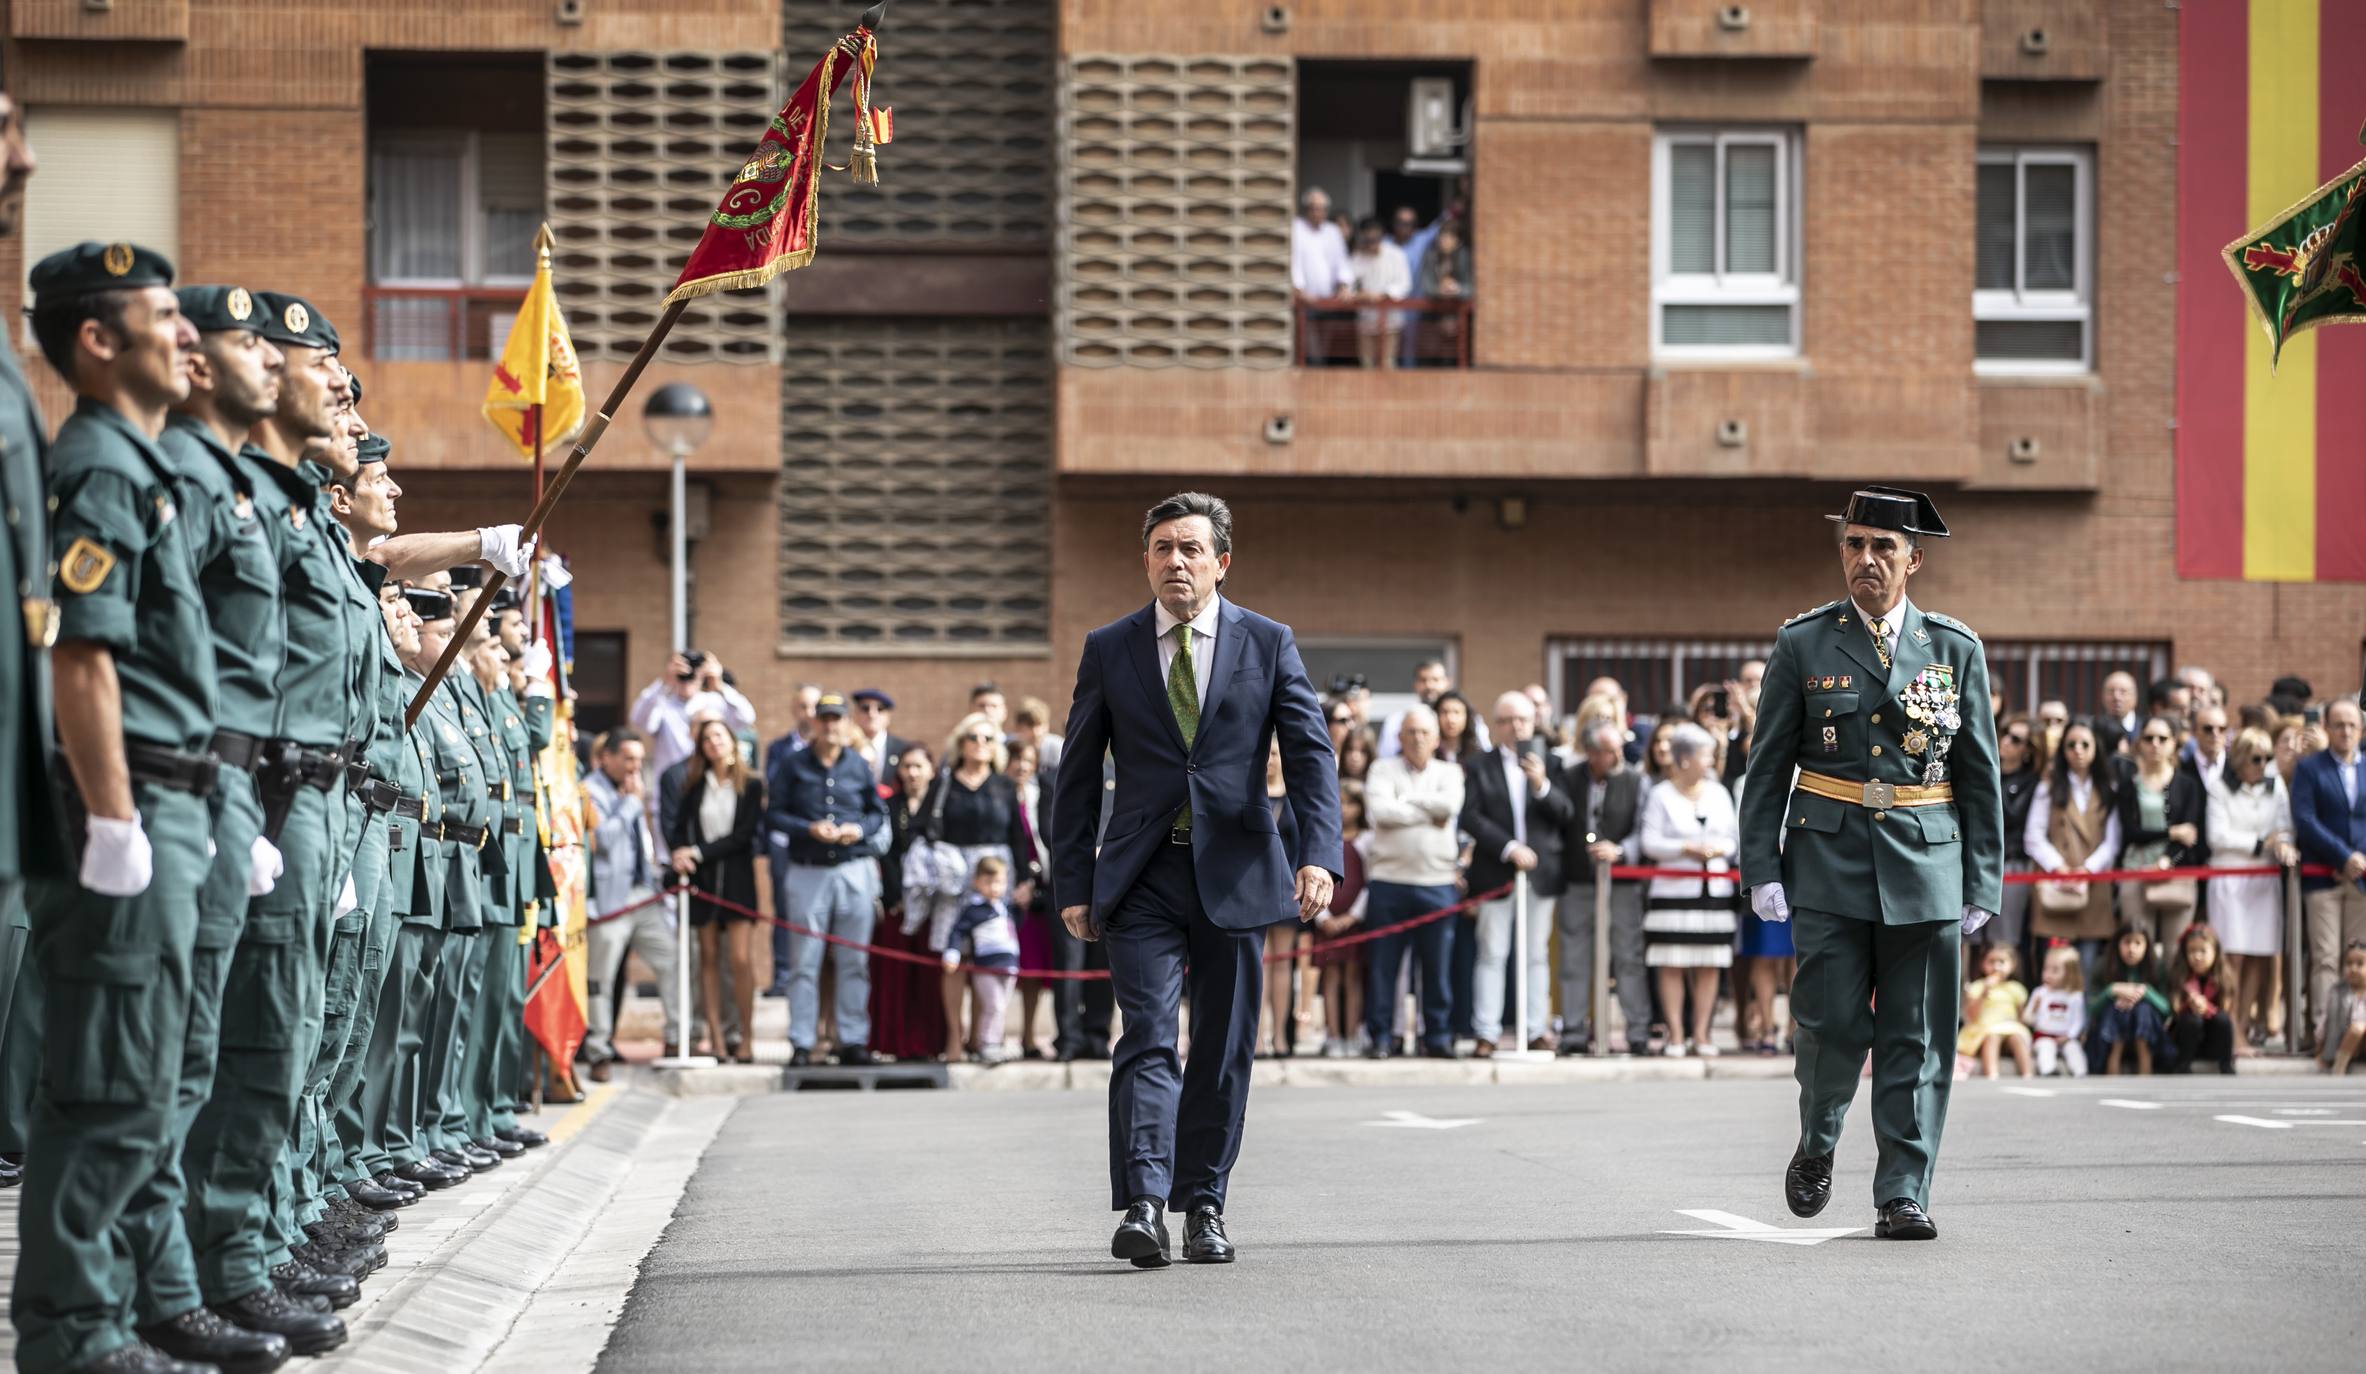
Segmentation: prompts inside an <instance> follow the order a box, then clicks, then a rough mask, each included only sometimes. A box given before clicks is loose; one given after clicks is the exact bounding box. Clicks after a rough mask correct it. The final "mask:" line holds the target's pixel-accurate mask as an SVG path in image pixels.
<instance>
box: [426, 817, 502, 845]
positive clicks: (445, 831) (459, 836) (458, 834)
mask: <svg viewBox="0 0 2366 1374" xmlns="http://www.w3.org/2000/svg"><path fill="white" fill-rule="evenodd" d="M488 833H490V832H488V831H487V830H486V829H485V827H483V826H481V825H462V824H460V823H459V822H458V821H445V822H444V823H443V826H442V827H441V828H440V829H439V830H438V831H437V832H436V837H437V838H438V839H445V840H458V841H459V842H460V843H462V844H464V845H467V846H469V847H470V848H472V849H482V848H484V847H485V836H486V835H487V834H488Z"/></svg>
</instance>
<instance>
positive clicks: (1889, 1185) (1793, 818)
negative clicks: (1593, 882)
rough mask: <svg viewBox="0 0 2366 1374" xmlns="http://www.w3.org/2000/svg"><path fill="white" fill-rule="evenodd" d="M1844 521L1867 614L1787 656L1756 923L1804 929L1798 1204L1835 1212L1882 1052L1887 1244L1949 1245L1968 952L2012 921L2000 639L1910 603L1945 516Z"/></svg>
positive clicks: (1776, 667) (1764, 757)
mask: <svg viewBox="0 0 2366 1374" xmlns="http://www.w3.org/2000/svg"><path fill="white" fill-rule="evenodd" d="M1827 518H1828V519H1831V520H1834V521H1837V522H1839V523H1840V526H1841V529H1840V539H1839V545H1840V564H1841V576H1842V578H1843V580H1844V581H1845V582H1846V584H1847V586H1848V596H1847V597H1846V598H1844V599H1842V600H1839V601H1834V602H1831V603H1830V604H1828V605H1825V606H1821V607H1818V608H1817V609H1815V610H1813V611H1809V612H1808V613H1807V614H1805V615H1802V616H1799V617H1798V618H1796V619H1794V620H1792V621H1790V622H1789V623H1787V624H1786V625H1784V626H1783V628H1782V631H1781V633H1780V634H1778V635H1777V636H1776V638H1775V651H1774V655H1773V657H1772V658H1770V659H1768V660H1767V667H1766V678H1765V682H1764V685H1763V686H1762V688H1761V689H1760V695H1759V706H1758V726H1757V731H1756V734H1755V736H1754V738H1753V740H1752V743H1751V747H1750V770H1749V781H1748V783H1747V784H1746V785H1745V786H1744V788H1743V790H1742V816H1741V822H1742V881H1743V882H1744V883H1745V884H1746V885H1748V887H1749V888H1750V903H1751V907H1752V909H1754V910H1755V911H1757V913H1758V915H1759V916H1760V917H1761V918H1762V919H1765V920H1770V921H1782V920H1789V919H1792V917H1793V915H1794V913H1796V918H1797V921H1796V925H1795V928H1794V935H1793V942H1794V944H1795V945H1796V947H1797V949H1798V955H1799V969H1798V973H1797V975H1796V976H1795V977H1794V978H1793V979H1792V984H1791V986H1792V993H1791V1008H1792V1014H1793V1015H1794V1016H1796V1017H1797V1018H1798V1021H1799V1035H1798V1051H1799V1056H1798V1064H1797V1070H1796V1072H1797V1076H1798V1079H1799V1146H1798V1149H1797V1150H1796V1152H1794V1154H1793V1155H1792V1158H1791V1165H1790V1168H1789V1169H1788V1170H1787V1172H1786V1174H1785V1178H1784V1194H1785V1198H1786V1200H1787V1201H1788V1202H1789V1204H1790V1207H1791V1210H1792V1212H1793V1213H1794V1214H1795V1215H1798V1216H1803V1217H1808V1216H1814V1215H1815V1214H1817V1213H1818V1212H1821V1211H1822V1210H1823V1209H1824V1204H1825V1203H1826V1202H1828V1201H1829V1200H1830V1198H1831V1193H1832V1156H1833V1151H1834V1150H1835V1149H1836V1148H1837V1147H1838V1145H1839V1143H1840V1127H1841V1122H1842V1120H1843V1118H1845V1117H1846V1116H1847V1114H1848V1106H1849V1101H1850V1099H1851V1098H1853V1097H1854V1096H1855V1094H1856V1088H1857V1077H1858V1074H1859V1072H1860V1070H1861V1069H1862V1068H1863V1067H1864V1064H1865V1056H1866V1054H1867V1052H1868V1051H1870V1052H1871V1054H1872V1056H1873V1134H1874V1140H1875V1145H1876V1150H1877V1154H1878V1158H1877V1160H1876V1162H1875V1166H1874V1174H1873V1199H1874V1203H1875V1206H1876V1208H1877V1209H1878V1210H1877V1222H1876V1225H1875V1227H1874V1234H1875V1235H1877V1236H1880V1237H1883V1238H1886V1239H1892V1240H1929V1239H1932V1238H1934V1237H1936V1236H1937V1235H1938V1228H1937V1227H1936V1226H1934V1225H1933V1224H1932V1222H1931V1218H1930V1213H1929V1207H1930V1190H1931V1173H1932V1169H1933V1166H1934V1165H1935V1164H1936V1162H1937V1160H1938V1154H1939V1135H1940V1131H1941V1128H1942V1127H1943V1126H1944V1125H1945V1124H1946V1119H1947V1088H1948V1084H1949V1081H1950V1080H1951V1078H1952V1058H1953V1054H1954V1044H1955V1032H1956V1024H1957V1021H1958V1019H1959V1016H1960V1012H1961V1005H1962V997H1963V990H1962V977H1961V965H1962V959H1961V952H1960V950H1961V936H1962V935H1969V934H1971V933H1972V932H1973V931H1976V930H1978V929H1979V928H1980V926H1981V925H1982V924H1984V923H1985V922H1986V921H1987V920H1988V919H1989V917H1990V916H1991V915H1993V914H1994V913H1995V911H1996V909H1997V907H1998V906H1999V905H2000V903H2001V900H2002V899H2001V897H2000V896H1999V894H2000V892H2001V890H2002V880H2003V867H2004V839H2003V832H2004V812H2003V803H2002V801H2001V799H2000V788H1999V784H1998V777H1997V762H1996V726H1995V722H1994V721H1992V720H1991V719H1990V718H1989V714H1988V664H1987V659H1986V657H1985V656H1984V654H1983V653H1982V650H1981V647H1980V637H1979V636H1978V635H1975V634H1973V633H1972V632H1971V630H1970V629H1969V628H1967V627H1966V626H1964V625H1963V624H1962V623H1961V622H1959V621H1955V620H1950V619H1948V618H1947V617H1946V616H1943V615H1935V614H1931V613H1928V612H1925V611H1923V610H1921V609H1920V608H1918V607H1916V606H1915V605H1914V603H1913V602H1911V601H1909V600H1908V599H1907V597H1906V582H1907V579H1909V578H1910V577H1912V576H1913V575H1914V574H1915V573H1916V572H1917V571H1919V570H1920V569H1921V567H1922V560H1923V552H1922V544H1921V541H1922V539H1923V538H1925V537H1933V536H1943V535H1945V534H1946V533H1947V526H1946V525H1945V524H1944V523H1942V522H1941V521H1940V519H1939V512H1938V509H1937V508H1936V507H1935V506H1933V505H1932V504H1931V500H1930V498H1929V497H1927V496H1924V495H1922V494H1921V493H1919V492H1912V491H1905V490H1902V489H1900V488H1896V487H1880V486H1876V487H1868V488H1866V489H1864V490H1862V491H1858V492H1856V493H1854V494H1853V495H1851V496H1850V498H1849V503H1848V508H1847V510H1846V511H1845V512H1844V513H1842V514H1840V515H1835V516H1829V517H1827ZM1794 769H1796V770H1797V780H1796V782H1794V780H1793V770H1794ZM1959 932H1960V934H1959Z"/></svg>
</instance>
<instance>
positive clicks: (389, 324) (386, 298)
mask: <svg viewBox="0 0 2366 1374" xmlns="http://www.w3.org/2000/svg"><path fill="white" fill-rule="evenodd" d="M525 299H526V288H524V287H522V286H368V287H364V288H363V289H362V302H363V306H364V308H365V314H366V316H367V319H368V325H367V328H366V330H365V336H366V337H365V340H364V342H365V346H366V348H367V350H368V355H369V356H370V357H371V358H374V359H377V360H379V361H381V362H454V361H459V360H463V359H471V358H493V357H497V356H499V355H500V352H501V345H502V344H503V343H505V342H506V341H507V340H508V338H509V326H510V321H512V320H514V319H516V318H517V313H518V306H519V305H520V304H522V303H523V302H524V301H525Z"/></svg>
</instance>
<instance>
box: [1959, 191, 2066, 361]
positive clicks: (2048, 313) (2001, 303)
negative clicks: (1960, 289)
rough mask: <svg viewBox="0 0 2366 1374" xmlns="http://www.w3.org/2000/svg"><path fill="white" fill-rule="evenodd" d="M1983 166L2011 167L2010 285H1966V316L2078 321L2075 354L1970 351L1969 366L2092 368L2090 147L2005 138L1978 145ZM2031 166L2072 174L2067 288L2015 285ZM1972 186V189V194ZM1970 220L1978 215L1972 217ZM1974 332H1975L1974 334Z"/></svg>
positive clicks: (2021, 263) (2020, 270)
mask: <svg viewBox="0 0 2366 1374" xmlns="http://www.w3.org/2000/svg"><path fill="white" fill-rule="evenodd" d="M1979 160H1980V165H1981V166H1983V167H2011V168H2013V281H2014V283H2015V289H2013V290H2009V291H2006V290H1988V291H1983V290H1980V289H1978V288H1976V287H1975V288H1974V289H1973V291H1972V319H1973V321H1974V322H1975V323H1977V322H1979V321H1982V320H1988V321H2001V322H2026V323H2061V322H2066V321H2076V322H2077V323H2078V326H2079V356H2078V359H2077V361H2075V362H2073V361H2072V360H2070V359H2068V358H2058V359H2057V358H1981V357H1978V356H1976V350H1977V348H1978V344H1977V343H1976V342H1975V344H1974V349H1975V356H1974V358H1973V359H1972V371H1973V372H1974V373H1976V374H1978V375H1980V376H1983V377H2032V376H2036V377H2076V376H2085V375H2087V374H2089V373H2091V372H2093V371H2094V370H2095V152H2094V150H2093V149H2092V148H2073V147H2062V146H2053V147H2043V146H2040V147H2021V146H2016V145H2009V144H1996V145H1983V146H1982V147H1981V149H1980V159H1979ZM2031 167H2068V168H2070V169H2071V171H2072V175H2073V187H2072V193H2071V202H2072V216H2073V219H2072V222H2073V225H2074V232H2075V233H2076V234H2077V235H2078V242H2077V244H2076V245H2074V250H2073V252H2072V254H2071V260H2072V267H2071V272H2072V277H2073V280H2074V281H2075V282H2076V283H2077V285H2076V286H2075V287H2074V288H2073V289H2071V290H2068V291H2059V290H2051V291H2028V290H2023V289H2020V287H2019V283H2020V282H2021V281H2022V279H2023V278H2024V276H2025V275H2026V272H2025V270H2024V269H2025V258H2026V255H2027V252H2028V223H2027V216H2028V205H2029V197H2028V196H2027V195H2026V194H2025V192H2024V187H2025V185H2026V183H2027V181H2028V169H2029V168H2031ZM1977 195H1978V192H1977V191H1976V190H1975V191H1974V196H1975V198H1976V197H1977ZM1973 223H1974V224H1975V226H1976V225H1977V224H1978V216H1977V214H1976V213H1975V215H1974V218H1973ZM1975 337H1976V336H1975Z"/></svg>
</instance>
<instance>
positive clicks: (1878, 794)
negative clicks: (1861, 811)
mask: <svg viewBox="0 0 2366 1374" xmlns="http://www.w3.org/2000/svg"><path fill="white" fill-rule="evenodd" d="M1897 804H1898V786H1897V784H1896V783H1889V782H1869V783H1866V784H1865V805H1867V806H1870V807H1872V808H1873V809H1874V810H1876V811H1887V810H1889V809H1890V808H1891V807H1893V806H1896V805H1897Z"/></svg>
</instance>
